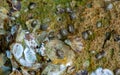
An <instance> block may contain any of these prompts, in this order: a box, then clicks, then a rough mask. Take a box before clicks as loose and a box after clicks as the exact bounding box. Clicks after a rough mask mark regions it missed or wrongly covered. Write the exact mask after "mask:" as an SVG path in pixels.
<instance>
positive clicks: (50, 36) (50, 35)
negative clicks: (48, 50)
mask: <svg viewBox="0 0 120 75" xmlns="http://www.w3.org/2000/svg"><path fill="white" fill-rule="evenodd" d="M54 37H55V35H54V31H51V32H50V33H49V34H48V38H49V39H53V38H54Z"/></svg>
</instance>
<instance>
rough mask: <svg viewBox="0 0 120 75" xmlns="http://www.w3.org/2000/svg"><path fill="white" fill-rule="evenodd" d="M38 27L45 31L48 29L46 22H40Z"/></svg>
mask: <svg viewBox="0 0 120 75" xmlns="http://www.w3.org/2000/svg"><path fill="white" fill-rule="evenodd" d="M40 29H41V30H43V31H46V30H47V29H48V24H42V25H41V26H40Z"/></svg>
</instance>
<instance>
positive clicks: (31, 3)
mask: <svg viewBox="0 0 120 75" xmlns="http://www.w3.org/2000/svg"><path fill="white" fill-rule="evenodd" d="M35 7H36V3H34V2H30V4H29V6H28V8H29V9H34V8H35Z"/></svg>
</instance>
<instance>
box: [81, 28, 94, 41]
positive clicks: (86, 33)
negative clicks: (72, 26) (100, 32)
mask: <svg viewBox="0 0 120 75" xmlns="http://www.w3.org/2000/svg"><path fill="white" fill-rule="evenodd" d="M92 35H93V32H92V31H91V30H86V31H84V32H82V38H83V39H84V40H90V39H91V36H92Z"/></svg>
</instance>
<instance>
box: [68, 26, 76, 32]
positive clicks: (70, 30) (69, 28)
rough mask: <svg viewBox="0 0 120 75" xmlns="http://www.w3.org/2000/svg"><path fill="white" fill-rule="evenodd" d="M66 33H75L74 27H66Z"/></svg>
mask: <svg viewBox="0 0 120 75" xmlns="http://www.w3.org/2000/svg"><path fill="white" fill-rule="evenodd" d="M68 31H69V32H70V33H74V32H75V28H74V26H73V25H68Z"/></svg>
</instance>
